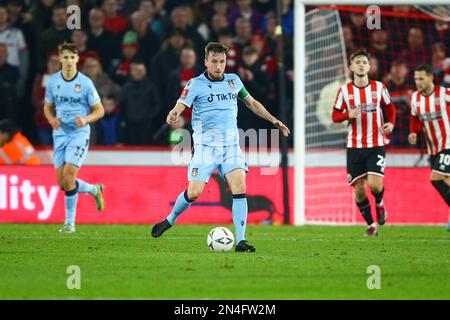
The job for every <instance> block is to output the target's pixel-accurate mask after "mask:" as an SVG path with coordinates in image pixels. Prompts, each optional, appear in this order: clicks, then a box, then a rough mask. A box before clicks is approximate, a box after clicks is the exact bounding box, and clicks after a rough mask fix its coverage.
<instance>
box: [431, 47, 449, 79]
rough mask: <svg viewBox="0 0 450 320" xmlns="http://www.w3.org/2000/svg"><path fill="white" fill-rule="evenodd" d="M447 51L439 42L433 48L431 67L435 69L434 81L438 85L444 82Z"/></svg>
mask: <svg viewBox="0 0 450 320" xmlns="http://www.w3.org/2000/svg"><path fill="white" fill-rule="evenodd" d="M445 51H446V49H445V45H444V44H443V43H440V42H438V43H435V44H434V45H433V46H432V53H431V66H432V67H433V76H434V81H435V83H437V84H441V83H442V81H443V80H444V61H445Z"/></svg>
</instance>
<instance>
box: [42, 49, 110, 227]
mask: <svg viewBox="0 0 450 320" xmlns="http://www.w3.org/2000/svg"><path fill="white" fill-rule="evenodd" d="M58 51H59V62H60V63H61V66H62V68H61V70H60V71H59V72H57V73H55V74H53V75H52V76H51V77H50V79H49V80H48V83H47V88H46V92H45V103H44V114H45V117H46V118H47V120H48V122H49V123H50V125H51V126H52V128H53V144H54V153H53V155H54V159H55V168H56V176H57V179H58V183H59V185H60V187H61V189H63V190H64V191H65V193H66V194H65V202H66V220H65V223H64V226H63V227H62V228H61V229H60V230H59V231H60V232H66V233H72V232H75V214H76V206H77V201H78V192H82V193H89V194H90V195H92V196H93V197H94V198H95V201H96V203H97V209H98V210H99V211H102V210H103V208H104V203H103V196H102V191H103V185H102V184H96V185H92V184H89V183H87V182H84V181H82V180H80V179H77V174H78V171H79V170H80V167H81V165H82V163H83V161H84V159H85V158H86V154H87V151H88V148H89V135H90V126H89V123H93V122H95V121H97V120H98V119H100V118H102V117H103V115H104V113H105V112H104V109H103V105H102V103H101V101H100V97H99V95H98V93H97V90H96V89H95V86H94V84H93V83H92V81H91V80H90V79H89V78H88V77H87V76H85V75H84V74H82V73H81V72H79V71H78V69H77V62H78V59H79V56H78V50H77V47H76V46H75V45H74V44H72V43H63V44H60V45H59V46H58Z"/></svg>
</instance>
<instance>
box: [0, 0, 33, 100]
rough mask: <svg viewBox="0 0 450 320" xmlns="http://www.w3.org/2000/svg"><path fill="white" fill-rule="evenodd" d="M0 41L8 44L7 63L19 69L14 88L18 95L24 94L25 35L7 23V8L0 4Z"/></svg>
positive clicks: (25, 72) (25, 71)
mask: <svg viewBox="0 0 450 320" xmlns="http://www.w3.org/2000/svg"><path fill="white" fill-rule="evenodd" d="M0 42H1V43H5V44H6V45H7V46H8V57H7V61H8V64H10V65H12V66H15V67H17V68H18V69H19V79H18V81H17V87H16V88H15V90H16V92H17V95H18V97H23V95H24V94H25V83H26V81H27V78H28V67H29V55H28V49H27V44H26V43H25V37H24V35H23V33H22V31H21V30H20V29H17V28H12V27H10V26H9V23H8V10H7V8H6V7H4V6H1V5H0Z"/></svg>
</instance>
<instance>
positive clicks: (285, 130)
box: [273, 119, 291, 137]
mask: <svg viewBox="0 0 450 320" xmlns="http://www.w3.org/2000/svg"><path fill="white" fill-rule="evenodd" d="M273 125H274V126H275V127H277V128H278V129H280V130H281V133H282V134H283V136H285V137H287V136H288V135H289V134H290V133H291V131H289V128H288V127H286V125H285V124H284V123H283V122H281V121H280V120H278V119H276V120H275V121H274V122H273Z"/></svg>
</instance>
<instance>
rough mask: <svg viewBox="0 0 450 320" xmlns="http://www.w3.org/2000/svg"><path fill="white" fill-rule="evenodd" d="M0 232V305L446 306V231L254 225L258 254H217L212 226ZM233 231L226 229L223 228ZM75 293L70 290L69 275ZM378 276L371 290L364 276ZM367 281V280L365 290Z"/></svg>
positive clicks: (449, 236) (1, 228)
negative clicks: (336, 302)
mask: <svg viewBox="0 0 450 320" xmlns="http://www.w3.org/2000/svg"><path fill="white" fill-rule="evenodd" d="M150 227H151V226H143V225H78V226H77V232H76V233H74V234H59V233H58V228H59V225H26V224H25V225H17V224H2V225H0V299H450V246H449V245H450V232H447V231H446V230H445V227H405V226H402V227H400V226H385V227H381V228H380V235H379V236H378V237H377V238H368V237H366V236H365V235H364V231H365V228H364V227H362V226H352V227H323V226H307V227H293V226H281V227H277V226H260V225H258V226H256V225H250V226H248V227H247V238H248V240H249V242H250V243H251V244H253V245H255V247H256V249H257V252H256V253H235V252H234V251H233V252H227V253H214V252H210V251H209V250H208V248H207V245H206V237H207V234H208V231H209V230H210V229H211V228H212V227H213V226H211V225H195V226H186V225H177V226H176V227H174V228H172V229H170V230H169V231H167V233H166V234H164V235H163V236H162V237H161V238H159V239H153V238H151V237H150V236H149V230H150ZM228 227H229V228H230V229H231V230H233V227H232V226H228ZM71 265H76V266H79V267H80V284H81V289H79V290H77V289H74V290H69V289H68V288H67V279H68V277H70V276H71V274H68V273H67V268H68V266H71ZM371 265H376V266H378V267H379V268H380V273H381V274H380V279H381V282H380V283H381V288H380V289H372V290H369V289H368V288H367V279H368V278H369V277H370V276H373V273H368V272H367V268H368V267H369V266H371ZM369 282H370V281H369Z"/></svg>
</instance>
